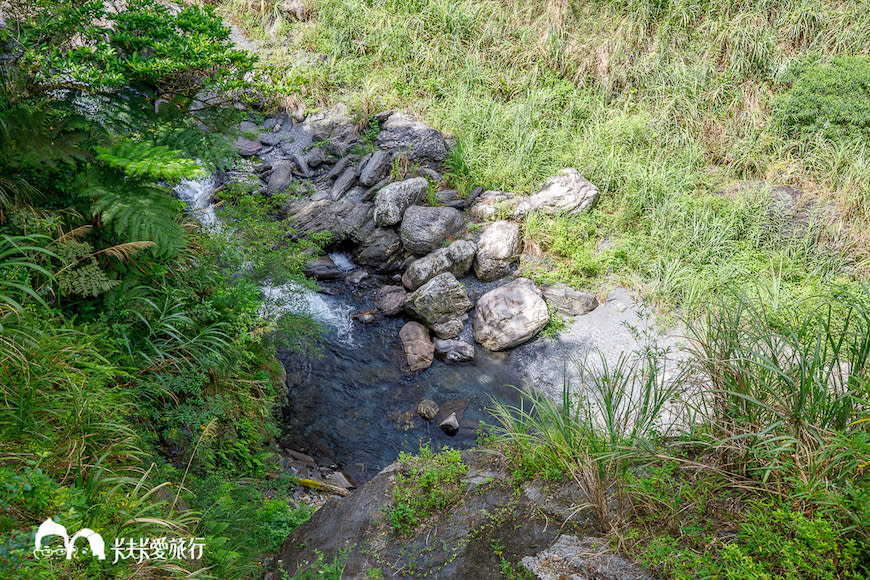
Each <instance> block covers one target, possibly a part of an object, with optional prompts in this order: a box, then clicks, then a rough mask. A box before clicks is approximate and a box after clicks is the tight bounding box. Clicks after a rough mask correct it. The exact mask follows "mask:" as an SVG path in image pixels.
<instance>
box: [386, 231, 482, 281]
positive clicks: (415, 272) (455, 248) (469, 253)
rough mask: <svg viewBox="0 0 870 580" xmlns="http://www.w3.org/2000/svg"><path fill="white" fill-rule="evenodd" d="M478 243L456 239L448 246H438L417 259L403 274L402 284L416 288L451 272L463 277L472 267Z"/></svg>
mask: <svg viewBox="0 0 870 580" xmlns="http://www.w3.org/2000/svg"><path fill="white" fill-rule="evenodd" d="M475 252H477V245H476V244H475V243H474V242H469V241H467V240H456V241H455V242H453V243H452V244H450V246H448V247H446V248H438V249H437V250H435V251H434V252H432V253H431V254H429V255H427V256H424V257H422V258H420V259H419V260H415V261H414V262H412V263H411V265H410V266H408V269H407V270H405V273H404V274H403V275H402V284H404V285H405V286H406V287H407V288H408V289H409V290H416V289H417V288H419V287H420V286H422V285H423V284H425V283H426V282H428V281H429V280H431V279H432V278H434V277H435V276H437V275H438V274H443V273H444V272H450V273H451V274H453V275H454V276H455V277H457V278H462V277H463V276H465V274H466V273H467V272H468V270H469V269H470V268H471V263H472V262H473V261H474V254H475Z"/></svg>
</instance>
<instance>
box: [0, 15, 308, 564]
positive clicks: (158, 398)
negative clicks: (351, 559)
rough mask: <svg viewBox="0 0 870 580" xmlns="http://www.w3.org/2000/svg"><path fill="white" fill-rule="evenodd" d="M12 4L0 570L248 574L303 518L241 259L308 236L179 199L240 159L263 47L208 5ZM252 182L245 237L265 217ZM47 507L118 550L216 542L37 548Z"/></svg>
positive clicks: (1, 175)
mask: <svg viewBox="0 0 870 580" xmlns="http://www.w3.org/2000/svg"><path fill="white" fill-rule="evenodd" d="M12 4H14V5H13V6H11V11H10V12H7V13H6V16H7V19H6V20H5V24H4V25H3V28H0V51H2V67H0V396H2V405H0V535H2V536H3V538H4V541H3V542H2V544H0V576H3V577H28V578H37V577H46V578H53V577H69V578H82V577H89V578H98V577H129V576H131V575H134V574H135V575H139V576H154V575H159V576H167V575H176V574H184V573H185V571H188V572H193V571H195V570H198V571H199V573H200V574H203V573H205V574H206V575H211V576H214V577H219V578H229V577H242V576H248V575H253V574H254V573H256V571H257V570H258V569H259V566H260V564H261V560H262V558H263V555H264V554H268V553H270V552H272V551H274V550H275V549H277V547H278V545H280V542H281V541H282V540H283V539H284V537H285V536H286V534H287V532H288V531H289V530H290V529H292V528H293V527H295V526H296V525H298V524H299V523H300V522H301V521H304V520H305V519H306V518H307V516H308V515H309V511H308V509H307V508H297V507H295V506H293V505H291V504H289V503H288V502H287V500H286V499H285V498H286V497H287V495H288V494H287V493H286V491H287V490H288V489H289V487H290V486H291V485H292V483H293V482H292V481H291V480H289V478H286V477H275V476H276V475H277V474H276V471H277V466H276V460H275V458H274V457H273V456H272V455H271V453H270V452H269V450H268V448H267V445H266V444H267V443H268V442H269V441H270V438H271V437H272V435H273V434H274V431H275V427H274V423H273V418H272V410H273V408H274V405H275V403H276V401H277V399H278V395H279V392H280V391H279V389H278V387H279V386H280V385H281V377H282V376H283V370H282V369H281V367H280V364H279V363H277V361H276V360H275V359H274V356H273V350H274V345H273V344H272V339H271V338H270V336H271V335H272V334H273V333H270V332H269V326H270V325H271V324H273V321H269V320H268V319H264V318H263V317H262V316H261V312H260V310H261V298H260V291H259V288H258V287H257V285H256V283H255V281H254V280H252V278H251V276H250V275H243V276H238V275H235V274H237V273H238V272H240V271H243V264H246V263H257V259H258V256H262V255H264V254H265V253H266V252H267V251H268V252H269V253H270V254H274V256H273V257H274V259H279V258H286V259H284V260H282V265H283V266H284V268H285V269H286V270H287V271H285V272H284V275H285V276H289V275H293V272H294V271H295V266H294V264H296V263H297V262H298V260H295V261H294V260H292V259H291V258H292V257H293V256H294V255H295V251H296V250H295V248H293V247H286V246H285V247H274V246H273V247H269V248H263V247H260V248H248V247H239V246H237V245H235V244H233V243H231V242H230V241H229V240H230V239H231V238H232V237H233V236H231V235H229V234H228V233H227V232H225V233H224V234H223V237H222V236H220V235H217V233H215V234H213V235H212V234H209V233H208V232H205V231H203V230H202V228H201V227H200V226H199V225H198V223H197V222H196V221H195V220H193V219H192V218H191V217H190V216H188V215H185V214H184V212H183V204H182V203H181V202H179V201H178V200H176V199H175V198H174V197H173V195H172V188H173V186H175V185H176V184H178V183H179V182H180V181H181V180H182V179H188V178H195V177H198V176H201V175H202V174H204V173H207V172H213V171H214V170H215V169H218V168H223V167H226V166H228V165H232V164H233V163H234V162H235V158H236V154H235V151H234V150H233V148H232V145H231V144H232V138H234V135H232V134H231V133H232V129H230V130H229V131H228V128H236V127H238V119H235V118H234V117H233V114H234V112H235V109H234V108H232V107H228V106H222V104H223V103H224V102H226V101H229V102H230V104H232V101H238V100H241V99H243V98H244V97H245V95H246V94H249V93H251V92H252V91H253V87H251V86H250V85H249V84H247V83H245V82H244V81H243V76H244V75H245V73H247V72H248V71H250V70H251V67H252V60H251V58H250V57H249V56H248V55H246V54H245V53H243V52H240V51H238V50H236V49H235V48H233V46H232V45H231V43H230V42H229V40H228V37H229V31H228V30H227V29H226V28H224V26H223V24H222V23H221V21H220V19H219V18H218V17H217V16H215V14H214V13H213V11H212V10H210V9H202V8H199V7H195V6H194V7H184V8H179V9H177V10H167V9H166V8H165V7H163V6H160V5H158V4H156V3H154V2H148V1H144V0H131V1H130V2H127V3H126V4H125V6H124V7H122V8H120V9H116V8H113V7H112V6H111V5H110V4H109V3H104V2H102V1H99V0H94V1H84V2H65V3H57V2H43V1H35V2H34V1H24V2H13V3H12ZM73 31H75V34H74V35H73ZM202 100H207V101H208V102H207V103H206V102H202ZM239 196H240V197H239V203H238V204H233V205H234V207H236V210H235V211H236V215H235V217H236V218H237V219H238V220H239V221H238V223H240V224H242V226H241V227H245V228H246V231H247V232H249V233H251V230H255V228H256V226H257V223H256V219H257V218H260V219H261V220H262V216H261V215H260V214H258V212H260V213H262V211H265V210H264V209H263V208H262V207H260V206H258V205H257V204H256V203H254V204H247V205H246V203H242V200H243V199H244V192H240V193H239ZM239 207H241V208H245V207H248V210H247V211H244V209H238V208H239ZM245 219H247V220H249V221H248V222H244V220H245ZM267 227H268V224H264V225H262V226H260V230H259V231H256V232H255V233H252V236H255V237H256V238H257V239H258V240H259V241H260V244H261V245H265V242H266V241H268V240H275V239H277V237H276V236H272V237H268V234H269V233H270V232H268V231H263V228H267ZM282 237H283V236H282ZM261 261H262V260H261ZM258 274H263V272H262V271H261V272H258ZM231 275H232V276H231ZM267 476H269V477H267ZM49 517H51V518H53V519H54V520H55V521H57V522H59V523H61V524H63V525H65V526H66V527H67V529H68V530H69V531H70V534H72V533H74V532H75V531H76V530H79V529H82V528H85V527H86V528H90V529H93V530H96V531H97V532H98V533H100V534H101V535H102V536H103V538H104V540H105V541H106V542H107V552H108V548H109V546H110V545H111V543H112V541H113V540H114V539H115V538H136V539H137V541H138V539H139V538H173V537H185V538H186V537H201V538H204V542H205V547H204V550H203V555H202V558H201V559H189V558H188V559H185V558H181V559H173V560H158V559H154V560H145V561H140V562H133V561H129V560H128V561H126V562H119V563H117V564H114V563H113V562H112V560H113V555H112V553H111V552H109V553H108V559H107V560H106V561H104V562H100V561H98V560H97V559H96V558H78V559H73V560H70V561H67V560H65V559H63V558H51V559H48V558H43V559H41V560H37V559H35V558H34V557H33V553H32V552H33V545H32V542H33V532H34V531H35V529H36V526H37V525H38V524H40V523H41V522H42V521H43V520H45V519H46V518H49ZM81 543H82V542H80V544H81ZM80 547H81V546H80Z"/></svg>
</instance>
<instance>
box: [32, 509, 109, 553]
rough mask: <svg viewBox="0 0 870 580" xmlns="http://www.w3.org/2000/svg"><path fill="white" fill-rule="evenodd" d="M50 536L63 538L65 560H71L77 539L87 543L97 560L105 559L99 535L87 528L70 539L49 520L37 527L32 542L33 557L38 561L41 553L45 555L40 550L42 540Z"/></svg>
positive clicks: (57, 525) (103, 547) (103, 546)
mask: <svg viewBox="0 0 870 580" xmlns="http://www.w3.org/2000/svg"><path fill="white" fill-rule="evenodd" d="M51 536H60V537H61V538H63V546H64V551H65V552H66V559H67V560H70V559H72V555H73V554H74V553H75V551H76V540H78V539H79V538H84V539H86V540H87V541H88V545H89V546H90V549H91V554H93V555H94V556H96V557H97V559H99V560H105V559H106V543H105V542H104V541H103V537H102V536H101V535H100V534H98V533H97V532H95V531H94V530H91V529H89V528H82V529H81V530H79V531H78V532H76V533H75V534H74V535H73V537H72V538H70V537H69V534H68V533H67V531H66V528H65V527H64V526H62V525H60V524H59V523H57V522H55V521H54V520H53V519H51V518H48V519H47V520H45V521H44V522H42V523H41V524H40V525H39V529H37V530H36V540H35V541H34V544H35V545H36V547H35V548H34V550H33V555H34V557H36V558H37V559H38V558H39V556H40V554H41V553H45V552H44V551H43V548H42V540H43V538H48V537H51Z"/></svg>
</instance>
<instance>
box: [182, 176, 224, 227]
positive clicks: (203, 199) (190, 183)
mask: <svg viewBox="0 0 870 580" xmlns="http://www.w3.org/2000/svg"><path fill="white" fill-rule="evenodd" d="M214 185H215V183H214V177H205V178H202V179H185V180H183V181H182V182H181V183H179V184H178V185H177V186H176V187H175V195H177V196H178V198H179V199H180V200H182V201H184V202H185V203H187V205H188V207H189V208H190V210H191V211H192V212H193V214H194V216H196V219H198V220H199V222H200V223H201V224H202V225H204V226H205V227H207V228H208V227H212V226H213V225H214V224H215V223H217V215H216V214H215V209H214V204H213V203H212V202H211V194H212V192H213V191H214Z"/></svg>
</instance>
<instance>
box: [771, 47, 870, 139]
mask: <svg viewBox="0 0 870 580" xmlns="http://www.w3.org/2000/svg"><path fill="white" fill-rule="evenodd" d="M783 81H784V82H785V83H786V84H787V85H788V87H789V88H788V89H787V90H786V91H785V92H784V93H782V94H781V95H779V96H778V97H777V98H776V99H775V100H774V111H775V116H776V119H777V120H778V121H779V123H780V124H781V125H782V126H783V127H785V128H786V129H787V130H789V131H791V132H794V133H821V134H822V135H824V136H825V137H827V138H828V139H833V140H861V141H870V58H868V57H866V56H848V57H840V58H835V59H832V60H831V61H830V62H827V63H826V62H822V61H820V60H817V59H808V60H805V61H802V62H799V63H798V64H796V65H794V66H792V67H791V69H789V70H788V71H787V72H786V74H785V75H784V78H783Z"/></svg>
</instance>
